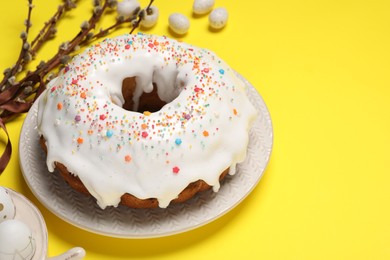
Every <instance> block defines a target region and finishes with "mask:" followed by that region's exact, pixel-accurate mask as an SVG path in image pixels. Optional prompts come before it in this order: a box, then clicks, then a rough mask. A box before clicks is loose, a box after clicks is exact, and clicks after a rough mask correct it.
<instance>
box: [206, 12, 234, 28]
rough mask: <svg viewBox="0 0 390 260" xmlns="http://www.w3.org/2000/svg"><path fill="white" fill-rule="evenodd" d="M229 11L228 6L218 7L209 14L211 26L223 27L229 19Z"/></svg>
mask: <svg viewBox="0 0 390 260" xmlns="http://www.w3.org/2000/svg"><path fill="white" fill-rule="evenodd" d="M228 16H229V15H228V12H227V10H226V8H223V7H218V8H216V9H214V10H213V11H212V12H211V13H210V16H209V22H210V26H211V28H213V29H221V28H223V27H224V26H225V25H226V23H227V20H228Z"/></svg>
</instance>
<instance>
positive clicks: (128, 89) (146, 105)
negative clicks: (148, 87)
mask: <svg viewBox="0 0 390 260" xmlns="http://www.w3.org/2000/svg"><path fill="white" fill-rule="evenodd" d="M135 89H136V82H135V77H127V78H125V79H124V80H123V82H122V95H123V98H124V100H125V103H124V104H123V106H122V107H123V108H124V109H126V110H128V111H135V112H139V113H143V112H145V111H149V112H157V111H159V110H160V109H161V108H162V107H163V106H164V105H165V104H166V102H164V101H162V100H161V99H160V97H159V96H158V94H157V85H156V84H155V83H153V91H152V92H150V93H145V92H144V93H142V95H141V96H140V99H139V104H138V108H135V107H134V106H135V105H134V100H133V94H134V91H135Z"/></svg>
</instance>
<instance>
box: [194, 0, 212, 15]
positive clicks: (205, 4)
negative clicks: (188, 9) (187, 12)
mask: <svg viewBox="0 0 390 260" xmlns="http://www.w3.org/2000/svg"><path fill="white" fill-rule="evenodd" d="M214 3H215V1H214V0H195V1H194V4H193V5H192V11H193V12H194V14H198V15H202V14H207V13H208V12H210V11H211V10H212V9H213V6H214Z"/></svg>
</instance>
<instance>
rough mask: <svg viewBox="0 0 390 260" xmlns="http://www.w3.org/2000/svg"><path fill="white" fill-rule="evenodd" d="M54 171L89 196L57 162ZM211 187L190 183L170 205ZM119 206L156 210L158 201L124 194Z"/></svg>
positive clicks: (75, 177) (204, 184) (42, 138)
mask: <svg viewBox="0 0 390 260" xmlns="http://www.w3.org/2000/svg"><path fill="white" fill-rule="evenodd" d="M40 144H41V146H42V149H43V150H44V151H45V153H47V147H46V144H45V139H44V137H41V139H40ZM55 166H56V169H57V170H58V171H59V172H60V174H61V176H62V177H63V178H64V180H65V181H66V182H67V183H68V184H69V185H70V186H71V187H72V188H73V189H75V190H77V191H79V192H81V193H84V194H87V195H90V196H91V194H90V193H89V192H88V190H87V188H86V187H85V186H84V184H83V183H82V182H81V180H80V179H79V178H78V177H77V176H74V175H73V174H71V173H70V172H69V171H68V170H67V168H66V166H65V165H63V164H62V163H59V162H55ZM228 171H229V169H226V170H225V171H223V172H222V173H221V175H220V177H219V179H220V181H221V180H222V179H223V178H224V177H225V176H226V174H227V173H228ZM210 188H211V186H210V185H208V184H207V183H206V182H204V181H203V180H198V181H195V182H193V183H190V184H189V185H188V186H187V187H186V188H185V189H184V190H183V191H182V192H181V193H180V194H179V195H178V197H177V198H176V199H174V200H172V203H181V202H185V201H187V200H189V199H191V198H192V197H194V196H195V194H197V193H198V192H202V191H205V190H208V189H210ZM120 204H121V205H124V206H127V207H130V208H157V207H158V201H157V199H155V198H150V199H139V198H137V197H135V196H133V195H131V194H128V193H126V194H124V195H122V197H121V202H120Z"/></svg>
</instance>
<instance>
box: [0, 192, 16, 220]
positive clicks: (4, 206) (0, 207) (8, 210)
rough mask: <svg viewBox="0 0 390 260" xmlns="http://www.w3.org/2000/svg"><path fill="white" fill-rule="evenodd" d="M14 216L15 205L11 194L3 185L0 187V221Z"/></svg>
mask: <svg viewBox="0 0 390 260" xmlns="http://www.w3.org/2000/svg"><path fill="white" fill-rule="evenodd" d="M14 217H15V205H14V203H13V201H12V198H11V195H10V194H9V193H8V191H7V190H6V189H5V188H4V187H0V223H1V222H3V221H4V220H7V219H13V218H14Z"/></svg>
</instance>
